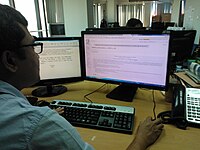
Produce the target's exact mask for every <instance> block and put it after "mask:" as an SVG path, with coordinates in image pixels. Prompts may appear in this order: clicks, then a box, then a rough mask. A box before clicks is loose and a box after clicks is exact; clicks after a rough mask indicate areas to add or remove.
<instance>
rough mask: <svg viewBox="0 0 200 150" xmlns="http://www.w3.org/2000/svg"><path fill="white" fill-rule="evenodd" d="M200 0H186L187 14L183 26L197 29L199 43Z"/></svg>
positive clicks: (196, 42)
mask: <svg viewBox="0 0 200 150" xmlns="http://www.w3.org/2000/svg"><path fill="white" fill-rule="evenodd" d="M199 8H200V1H199V0H186V7H185V16H184V24H183V26H184V27H186V28H187V29H195V30H197V35H196V39H195V44H198V43H199V36H200V9H199Z"/></svg>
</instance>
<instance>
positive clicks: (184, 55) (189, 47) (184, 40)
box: [169, 30, 196, 64]
mask: <svg viewBox="0 0 200 150" xmlns="http://www.w3.org/2000/svg"><path fill="white" fill-rule="evenodd" d="M169 32H170V34H171V45H170V49H171V62H172V63H173V64H176V63H183V62H184V61H185V60H187V59H188V58H190V57H191V56H192V51H193V46H194V40H195V36H196V30H182V31H169Z"/></svg>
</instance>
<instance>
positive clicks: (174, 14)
mask: <svg viewBox="0 0 200 150" xmlns="http://www.w3.org/2000/svg"><path fill="white" fill-rule="evenodd" d="M179 11H180V0H174V1H173V3H172V15H171V22H175V23H176V24H177V25H178V19H179Z"/></svg>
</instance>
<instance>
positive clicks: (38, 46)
mask: <svg viewBox="0 0 200 150" xmlns="http://www.w3.org/2000/svg"><path fill="white" fill-rule="evenodd" d="M29 46H32V47H33V49H34V51H35V53H37V54H41V53H42V51H43V43H40V42H35V43H33V44H27V45H22V46H20V47H19V48H23V47H29Z"/></svg>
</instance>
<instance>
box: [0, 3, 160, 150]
mask: <svg viewBox="0 0 200 150" xmlns="http://www.w3.org/2000/svg"><path fill="white" fill-rule="evenodd" d="M27 25H28V23H27V21H26V19H25V18H24V17H23V16H22V15H21V14H20V13H19V12H18V11H16V10H15V9H13V8H11V7H9V6H6V5H1V4H0V58H1V59H0V70H1V71H0V116H1V117H0V148H1V149H2V150H13V149H14V150H22V149H33V150H64V149H65V150H66V149H70V150H73V149H74V150H79V149H80V150H83V149H84V150H91V149H93V147H92V146H91V145H89V144H87V143H86V142H84V141H83V140H82V139H81V137H80V135H79V134H78V132H77V131H76V129H75V128H74V127H73V126H72V125H71V124H70V123H69V122H67V121H66V120H65V119H64V118H63V117H61V116H60V115H59V114H58V113H56V112H55V111H53V110H51V109H50V108H48V107H36V106H32V105H31V104H30V103H29V102H28V100H27V99H26V98H25V97H24V96H23V94H22V93H21V92H20V90H22V89H23V88H25V87H29V86H31V85H33V84H34V83H36V82H38V81H39V60H38V58H39V56H38V53H41V52H42V45H41V44H40V43H35V42H34V38H33V37H32V36H31V35H30V33H29V32H28V30H27ZM36 47H37V48H36ZM38 47H39V49H38ZM162 128H163V125H162V123H161V121H160V120H154V121H152V120H151V118H150V117H147V119H146V120H145V121H144V122H142V123H141V124H140V126H139V128H138V131H137V135H136V138H135V139H134V140H133V142H132V143H131V144H130V145H129V147H128V148H127V149H129V150H131V149H135V150H144V149H146V148H147V147H148V146H149V145H151V144H153V143H154V142H155V141H156V139H157V138H158V137H159V135H160V134H161V132H162Z"/></svg>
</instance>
